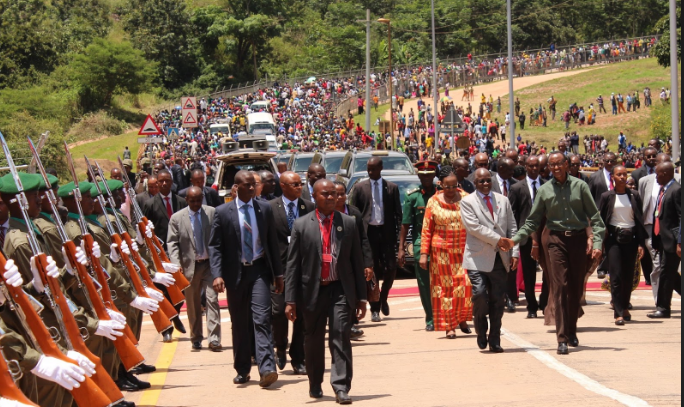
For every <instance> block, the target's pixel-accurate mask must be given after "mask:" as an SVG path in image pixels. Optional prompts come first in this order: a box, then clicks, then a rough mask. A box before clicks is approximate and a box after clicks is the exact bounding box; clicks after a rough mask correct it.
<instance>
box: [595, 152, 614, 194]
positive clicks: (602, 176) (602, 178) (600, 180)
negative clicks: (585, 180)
mask: <svg viewBox="0 0 684 407" xmlns="http://www.w3.org/2000/svg"><path fill="white" fill-rule="evenodd" d="M615 164H617V157H616V156H615V153H611V152H607V153H606V154H604V155H603V168H602V169H599V170H598V171H596V172H595V173H593V174H591V177H589V191H590V192H591V196H593V197H594V203H596V205H598V202H599V201H600V200H601V195H602V194H603V193H604V192H606V191H609V190H612V189H613V178H612V177H613V176H612V175H611V172H612V171H613V167H615Z"/></svg>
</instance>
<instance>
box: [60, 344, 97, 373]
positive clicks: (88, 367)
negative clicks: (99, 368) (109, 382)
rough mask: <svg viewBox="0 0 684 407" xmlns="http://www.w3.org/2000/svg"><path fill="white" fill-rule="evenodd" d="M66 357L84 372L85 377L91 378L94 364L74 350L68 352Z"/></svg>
mask: <svg viewBox="0 0 684 407" xmlns="http://www.w3.org/2000/svg"><path fill="white" fill-rule="evenodd" d="M66 355H67V357H68V358H69V359H71V360H73V361H75V362H76V363H77V364H78V365H79V366H81V368H83V370H85V374H86V376H88V377H91V376H92V375H94V374H95V363H93V362H91V361H90V359H88V358H87V357H85V356H84V355H82V354H80V353H78V352H76V351H74V350H70V351H68V352H67V354H66Z"/></svg>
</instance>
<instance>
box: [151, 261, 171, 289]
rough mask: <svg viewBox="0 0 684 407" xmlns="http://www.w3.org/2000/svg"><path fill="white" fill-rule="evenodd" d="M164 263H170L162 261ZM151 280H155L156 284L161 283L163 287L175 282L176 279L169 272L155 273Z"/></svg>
mask: <svg viewBox="0 0 684 407" xmlns="http://www.w3.org/2000/svg"><path fill="white" fill-rule="evenodd" d="M164 264H170V263H164ZM152 282H155V283H157V284H161V285H163V286H164V287H170V286H171V285H173V284H174V283H175V282H176V279H175V278H173V276H172V275H171V273H159V272H157V273H155V274H154V277H152Z"/></svg>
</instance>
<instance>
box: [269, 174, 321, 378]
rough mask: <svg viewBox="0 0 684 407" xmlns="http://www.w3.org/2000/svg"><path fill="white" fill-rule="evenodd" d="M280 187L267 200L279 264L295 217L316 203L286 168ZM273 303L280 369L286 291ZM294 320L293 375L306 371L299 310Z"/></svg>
mask: <svg viewBox="0 0 684 407" xmlns="http://www.w3.org/2000/svg"><path fill="white" fill-rule="evenodd" d="M280 187H281V190H282V192H283V195H282V196H281V197H279V198H275V199H273V200H272V201H270V202H269V203H270V204H271V208H272V209H273V217H274V218H275V225H274V228H275V232H276V235H277V236H278V247H279V249H280V264H283V265H284V264H286V263H287V249H288V247H289V245H290V233H291V231H292V227H293V226H294V222H295V220H297V219H299V218H300V217H302V216H304V215H306V214H307V213H309V212H312V211H313V210H314V209H315V207H316V205H314V203H313V202H311V201H307V200H305V199H302V198H301V195H302V188H303V187H304V185H303V183H302V179H301V177H300V176H299V174H297V173H296V172H293V171H285V172H283V173H282V174H280ZM271 300H272V302H273V321H272V325H273V342H274V345H275V349H276V364H277V365H278V369H280V370H283V369H284V368H285V363H286V361H287V358H286V356H285V351H286V350H287V338H288V332H287V331H288V325H289V324H288V322H287V318H286V317H285V294H284V293H282V292H280V293H275V292H272V293H271ZM299 311H300V312H298V315H297V319H296V320H295V321H294V325H293V327H292V343H290V360H291V362H292V370H294V372H295V374H301V375H305V374H306V366H305V364H304V319H303V317H302V315H301V310H299Z"/></svg>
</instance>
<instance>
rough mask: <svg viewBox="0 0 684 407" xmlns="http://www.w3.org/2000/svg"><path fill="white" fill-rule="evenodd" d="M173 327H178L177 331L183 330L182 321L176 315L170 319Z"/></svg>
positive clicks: (182, 331) (181, 331) (183, 331)
mask: <svg viewBox="0 0 684 407" xmlns="http://www.w3.org/2000/svg"><path fill="white" fill-rule="evenodd" d="M172 322H173V326H174V328H176V329H178V332H180V333H182V334H184V333H186V332H185V325H183V322H181V319H180V317H176V318H174V319H173V320H172Z"/></svg>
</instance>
